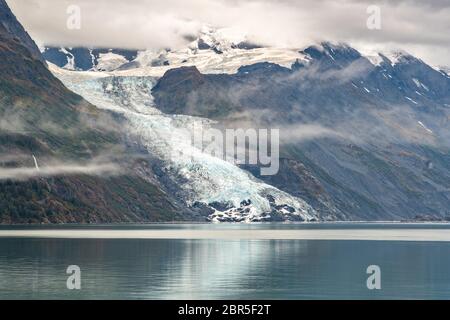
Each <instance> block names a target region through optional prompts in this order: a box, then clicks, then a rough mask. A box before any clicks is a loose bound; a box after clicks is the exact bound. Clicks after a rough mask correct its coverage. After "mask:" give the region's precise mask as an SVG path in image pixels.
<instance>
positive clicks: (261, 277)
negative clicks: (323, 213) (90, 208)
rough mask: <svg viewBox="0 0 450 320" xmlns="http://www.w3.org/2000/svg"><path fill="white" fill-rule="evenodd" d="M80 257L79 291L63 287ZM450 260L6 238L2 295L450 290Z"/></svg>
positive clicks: (425, 247) (282, 247) (318, 246)
mask: <svg viewBox="0 0 450 320" xmlns="http://www.w3.org/2000/svg"><path fill="white" fill-rule="evenodd" d="M74 264H75V265H79V266H80V267H81V270H82V290H81V291H70V290H67V289H66V279H67V275H66V273H65V271H66V268H67V266H69V265H74ZM371 264H377V265H379V266H380V267H381V269H382V290H381V291H369V290H368V289H367V288H366V279H367V275H366V273H365V271H366V268H367V266H368V265H371ZM448 270H450V244H448V243H432V242H430V243H420V242H408V243H407V242H383V241H379V242H372V241H304V240H289V241H275V240H272V241H271V240H264V241H257V240H252V241H232V240H227V241H223V240H74V239H71V240H58V239H49V240H45V239H1V240H0V298H2V299H16V298H25V299H303V298H312V299H314V298H321V299H329V298H344V299H360V298H363V299H377V298H450V276H449V274H448Z"/></svg>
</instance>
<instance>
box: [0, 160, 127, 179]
mask: <svg viewBox="0 0 450 320" xmlns="http://www.w3.org/2000/svg"><path fill="white" fill-rule="evenodd" d="M120 172H121V169H120V167H119V166H118V165H117V164H114V163H90V164H57V165H48V166H44V167H39V169H37V168H35V167H34V168H33V167H22V168H0V180H7V179H10V180H19V181H23V180H28V179H33V178H48V177H54V176H68V175H69V176H70V175H89V176H100V177H104V176H111V175H117V174H119V173H120Z"/></svg>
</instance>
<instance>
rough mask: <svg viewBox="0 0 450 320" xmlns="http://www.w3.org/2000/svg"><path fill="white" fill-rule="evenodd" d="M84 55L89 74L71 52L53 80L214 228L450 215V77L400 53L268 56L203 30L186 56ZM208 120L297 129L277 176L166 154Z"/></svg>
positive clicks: (230, 36) (223, 33)
mask: <svg viewBox="0 0 450 320" xmlns="http://www.w3.org/2000/svg"><path fill="white" fill-rule="evenodd" d="M60 50H66V49H60ZM88 52H89V57H91V60H90V61H91V62H92V63H91V64H87V67H86V68H79V67H76V65H77V64H76V63H75V62H74V61H76V60H77V58H76V57H75V58H74V59H73V60H70V61H71V62H70V63H66V64H64V65H62V64H61V63H59V64H58V66H59V67H64V68H58V67H57V66H52V67H51V70H52V72H53V73H54V74H55V75H56V76H57V77H58V78H60V79H61V80H62V81H63V82H64V83H65V84H66V86H67V87H68V88H70V89H71V90H73V91H74V92H76V93H78V94H80V95H81V96H83V97H84V98H86V99H87V100H88V101H90V102H91V103H93V104H94V105H96V106H97V107H99V108H102V109H106V110H110V111H113V112H116V113H118V114H121V115H124V116H125V117H126V118H127V122H128V128H127V129H128V130H129V132H130V135H131V136H133V137H134V139H135V140H134V141H135V143H138V144H139V145H141V146H143V147H144V148H145V149H146V150H147V151H148V152H149V154H151V155H152V157H156V158H157V161H158V163H159V167H160V170H159V171H158V175H159V177H158V179H160V180H161V184H162V185H164V187H165V188H166V191H167V192H168V193H170V194H172V195H175V197H177V198H180V199H183V201H184V202H185V203H186V205H187V206H189V207H190V208H191V209H198V210H201V211H202V212H204V213H206V214H207V215H208V216H209V219H211V220H213V221H267V220H302V221H311V220H316V219H318V220H322V219H323V220H347V219H349V220H355V219H356V220H379V219H386V220H391V219H413V218H415V217H424V216H431V217H434V218H436V217H445V216H446V215H449V214H450V213H449V212H447V211H446V210H447V209H446V208H448V204H449V202H450V197H449V195H448V194H447V193H446V191H445V190H447V189H448V188H447V187H446V185H447V179H449V177H448V170H447V171H446V169H445V168H447V167H446V166H447V164H446V162H447V160H445V159H446V157H447V154H448V137H449V136H450V134H449V132H448V127H447V124H448V122H449V119H450V118H449V106H450V96H449V92H450V84H449V79H450V78H449V76H448V75H447V74H446V73H444V72H443V71H442V69H441V70H438V69H437V68H433V67H430V66H428V65H427V64H426V63H425V62H423V61H422V60H420V59H418V58H416V57H414V56H412V55H410V54H408V53H406V52H404V51H399V50H397V51H393V52H383V53H375V54H370V55H363V54H361V53H360V52H358V51H357V50H355V49H354V48H352V47H350V46H348V45H346V44H333V43H330V42H324V43H321V44H317V45H313V46H310V47H307V48H305V49H289V48H272V47H264V46H260V45H254V44H251V43H250V42H248V41H247V38H246V37H245V35H242V34H239V33H237V34H235V33H233V32H232V31H230V30H226V29H219V30H217V29H213V28H209V27H207V28H204V29H202V31H201V33H200V34H199V36H198V37H197V38H196V39H193V41H191V42H190V43H188V44H187V45H186V47H185V48H182V49H177V50H175V49H174V50H169V49H167V50H160V51H152V50H145V51H138V52H135V56H134V55H133V54H130V55H128V56H127V57H125V56H123V52H122V54H120V51H117V50H116V51H113V50H107V53H103V54H102V55H100V54H98V58H97V59H94V58H92V56H95V55H94V54H93V53H92V52H93V51H88ZM117 55H118V56H119V57H118V56H117ZM64 61H65V60H64ZM74 69H75V70H76V69H83V70H89V71H88V72H80V71H70V70H74ZM192 101H195V104H193V103H192ZM198 117H200V118H201V119H203V120H205V121H207V122H208V121H210V120H211V119H213V120H217V121H219V122H222V123H228V124H229V123H230V121H231V122H232V121H234V120H235V118H236V117H238V119H239V120H240V121H244V122H252V123H253V124H254V125H255V126H262V127H273V126H277V127H286V128H289V129H288V130H287V131H286V132H287V133H286V134H287V136H288V137H290V138H288V141H287V143H286V144H285V145H283V146H282V150H281V151H282V154H283V156H282V157H283V158H282V159H281V168H280V173H279V174H278V175H276V176H274V177H262V176H259V174H258V172H257V170H255V168H254V167H251V166H241V167H237V166H234V165H231V164H229V163H227V162H224V161H221V160H218V159H215V158H211V157H209V156H207V155H205V154H202V153H201V152H199V151H198V150H191V152H190V153H191V154H194V155H195V156H194V157H193V158H190V159H186V158H183V157H178V158H173V157H169V156H168V154H172V153H171V152H169V151H168V150H171V149H173V148H175V149H177V148H178V149H180V150H185V149H186V148H190V146H189V144H188V141H184V140H183V139H184V138H183V137H182V136H180V137H179V138H178V139H175V141H177V143H176V144H174V140H173V139H168V138H167V137H169V136H171V135H172V136H173V135H174V134H175V135H177V134H178V132H179V130H181V129H184V128H187V127H189V126H191V125H192V123H193V121H195V120H196V119H198ZM310 123H313V124H314V125H315V127H319V129H318V130H319V132H324V133H323V134H318V135H317V136H318V138H316V139H311V140H308V139H306V141H304V138H303V137H302V136H297V134H296V132H297V127H298V126H300V127H301V126H302V125H305V124H306V125H308V124H310ZM300 132H301V130H300ZM313 134H316V133H313ZM322 135H323V136H322ZM130 143H133V142H130ZM256 169H257V168H256ZM381 169H382V170H381ZM430 170H431V171H430ZM438 172H439V173H438ZM383 190H384V191H383ZM386 190H389V191H388V192H387V193H386V192H385V191H386ZM429 190H434V191H431V192H430V191H429ZM418 195H419V196H418Z"/></svg>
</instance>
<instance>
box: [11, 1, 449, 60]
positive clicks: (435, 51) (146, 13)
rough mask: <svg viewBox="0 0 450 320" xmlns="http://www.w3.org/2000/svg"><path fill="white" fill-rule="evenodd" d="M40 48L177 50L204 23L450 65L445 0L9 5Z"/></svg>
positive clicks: (271, 38)
mask: <svg viewBox="0 0 450 320" xmlns="http://www.w3.org/2000/svg"><path fill="white" fill-rule="evenodd" d="M7 1H8V3H9V4H10V6H11V7H12V9H13V10H14V12H15V13H16V14H17V16H18V18H19V19H20V20H21V21H22V22H23V24H24V25H25V27H26V28H27V29H28V30H29V31H30V33H31V35H32V36H33V37H34V38H35V39H37V40H38V41H39V42H41V43H46V44H55V45H70V46H75V45H83V46H104V47H128V48H163V47H170V48H177V47H179V46H182V45H184V44H185V42H186V41H187V40H186V36H187V35H193V34H196V33H197V32H198V31H199V30H200V28H201V26H202V25H204V24H212V25H214V26H218V27H233V28H237V29H239V30H241V31H242V32H243V33H247V34H248V35H249V37H250V38H251V39H252V40H254V41H257V42H259V43H266V44H270V45H275V46H289V47H299V48H303V47H305V46H308V45H310V44H311V43H315V42H318V41H322V40H329V41H342V42H347V43H349V44H351V45H353V46H355V47H356V48H358V49H360V50H362V51H371V50H372V49H376V50H387V49H391V48H401V49H404V50H406V51H409V52H410V53H412V54H414V55H417V56H419V57H420V58H422V59H424V60H425V61H427V62H430V63H432V64H435V65H450V37H448V34H449V32H450V19H448V17H449V16H450V3H449V2H448V1H446V0H429V1H419V0H393V1H387V0H370V1H369V0H362V1H361V0H302V1H298V0H190V1H185V0H166V1H158V0H133V1H123V0H96V1H91V0H26V1H24V0H7ZM73 4H75V5H79V6H80V8H81V18H82V20H81V21H82V28H81V30H69V29H67V27H66V20H67V13H66V10H67V7H68V6H69V5H73ZM369 5H378V6H379V7H380V8H381V26H382V29H381V30H369V29H368V28H367V26H366V21H367V18H368V14H367V7H368V6H369Z"/></svg>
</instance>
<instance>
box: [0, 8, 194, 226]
mask: <svg viewBox="0 0 450 320" xmlns="http://www.w3.org/2000/svg"><path fill="white" fill-rule="evenodd" d="M0 6H1V11H0V12H1V14H0V97H1V98H0V119H1V120H0V190H1V192H0V223H66V222H80V223H81V222H84V223H92V222H138V221H171V220H174V219H175V220H179V219H183V217H184V216H182V215H180V214H179V212H180V211H181V210H179V209H178V210H177V209H176V201H172V200H171V199H169V197H168V196H167V195H166V194H165V193H164V192H163V191H162V190H161V189H160V188H159V187H157V186H156V185H155V184H154V183H152V182H151V181H149V180H148V179H144V178H143V177H140V176H139V175H138V174H136V173H133V172H135V171H133V170H137V168H140V167H142V166H144V165H145V166H146V164H144V163H143V162H142V161H141V160H139V158H136V159H135V161H133V162H130V161H127V162H126V163H124V162H123V161H122V160H121V158H122V156H121V154H123V153H127V152H130V151H132V150H127V147H126V145H125V144H124V143H123V138H122V136H123V133H122V132H121V131H120V130H116V128H119V125H120V121H121V119H119V118H117V117H114V115H111V114H108V113H105V112H102V111H99V110H98V109H97V108H96V107H94V106H93V105H91V104H89V103H88V102H87V101H85V100H84V99H83V98H82V97H80V96H78V95H77V94H75V93H73V92H71V91H69V90H68V89H67V88H66V87H65V86H64V85H63V84H62V83H61V82H60V81H59V80H58V79H56V78H55V77H54V76H53V75H52V74H51V73H50V71H49V70H48V69H47V66H46V65H44V63H43V62H42V61H43V60H42V57H41V56H40V54H39V51H36V45H35V44H34V43H33V42H32V40H30V38H29V36H28V35H27V33H26V32H25V30H24V29H23V28H22V27H21V26H20V24H19V23H18V22H17V20H16V19H15V18H14V15H13V14H12V13H11V12H10V10H9V8H8V7H7V5H6V3H5V2H4V1H3V0H2V1H1V2H0ZM177 212H178V214H177ZM191 219H192V218H191Z"/></svg>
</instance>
